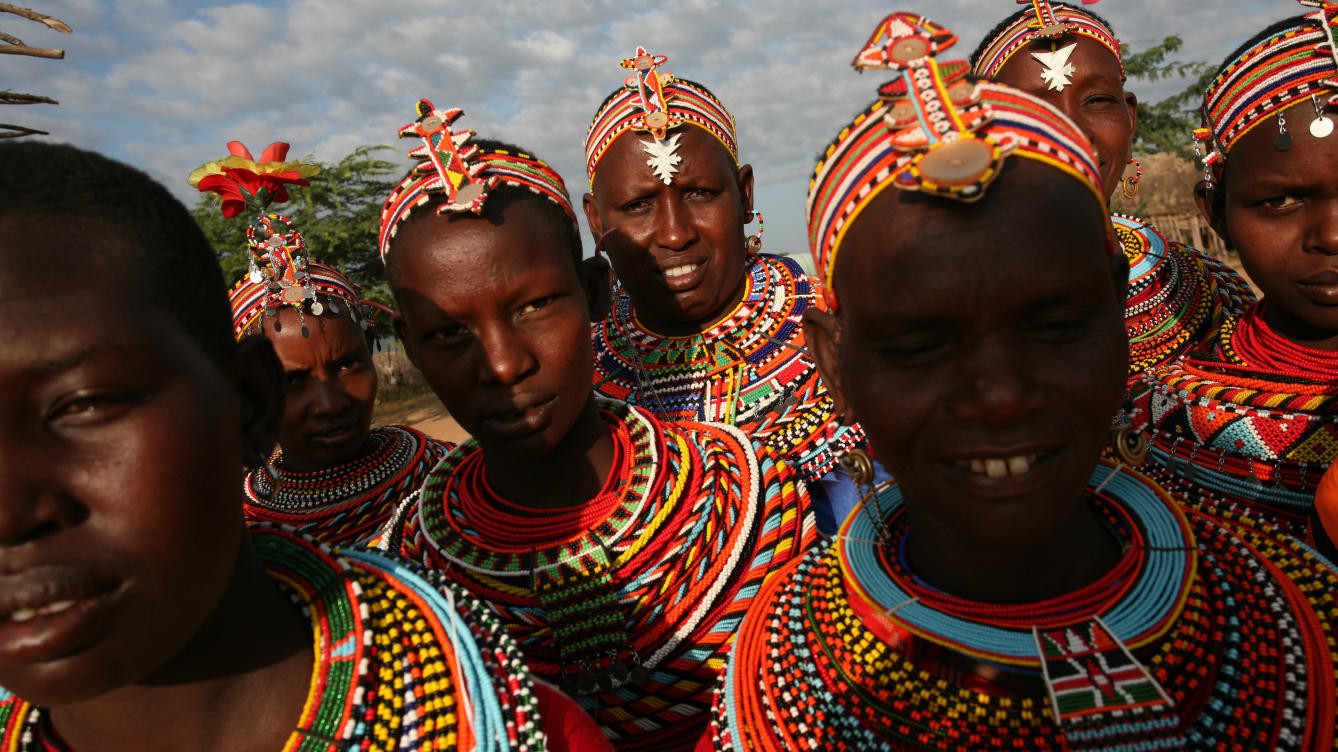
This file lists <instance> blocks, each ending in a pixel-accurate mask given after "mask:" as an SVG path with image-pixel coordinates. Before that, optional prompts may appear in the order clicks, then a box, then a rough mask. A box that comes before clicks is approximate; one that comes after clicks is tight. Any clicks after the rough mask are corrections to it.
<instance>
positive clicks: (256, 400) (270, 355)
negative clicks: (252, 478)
mask: <svg viewBox="0 0 1338 752" xmlns="http://www.w3.org/2000/svg"><path fill="white" fill-rule="evenodd" d="M228 376H229V378H230V379H231V380H232V383H233V388H234V389H236V391H237V396H238V397H239V398H240V400H241V406H242V410H241V413H242V424H241V426H240V428H241V432H242V442H243V445H244V446H245V448H246V463H247V465H248V466H249V467H256V466H258V465H260V464H263V463H264V462H265V461H267V460H268V459H269V455H270V452H272V451H274V445H275V444H276V443H277V442H278V440H279V428H280V427H281V426H282V425H283V366H282V365H280V364H279V357H278V356H277V355H275V354H274V345H273V344H271V343H270V341H269V338H268V337H262V336H252V337H247V338H246V339H244V340H242V341H241V342H239V343H238V344H237V349H236V350H235V351H233V356H232V361H231V362H230V363H229V366H228Z"/></svg>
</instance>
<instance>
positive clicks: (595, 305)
mask: <svg viewBox="0 0 1338 752" xmlns="http://www.w3.org/2000/svg"><path fill="white" fill-rule="evenodd" d="M576 274H577V275H578V276H579V277H580V278H581V289H582V290H584V291H585V300H586V303H587V304H588V305H589V306H590V321H591V323H598V322H600V321H603V320H604V319H606V318H608V315H609V313H611V312H612V310H613V272H612V271H611V270H610V269H609V262H608V260H607V259H605V258H604V257H603V256H592V257H590V258H587V259H581V261H580V263H578V264H577V265H576Z"/></svg>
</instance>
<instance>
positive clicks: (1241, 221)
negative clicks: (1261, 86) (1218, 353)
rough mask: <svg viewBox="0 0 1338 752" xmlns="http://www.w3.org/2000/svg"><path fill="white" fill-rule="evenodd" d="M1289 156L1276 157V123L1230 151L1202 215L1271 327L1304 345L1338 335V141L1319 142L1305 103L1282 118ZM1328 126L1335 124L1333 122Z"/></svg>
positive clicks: (1244, 138) (1205, 197)
mask: <svg viewBox="0 0 1338 752" xmlns="http://www.w3.org/2000/svg"><path fill="white" fill-rule="evenodd" d="M1285 116H1286V119H1287V132H1288V133H1290V134H1291V148H1289V149H1287V150H1286V151H1279V150H1278V148H1277V145H1276V141H1277V138H1278V127H1277V119H1276V118H1273V117H1270V118H1268V119H1267V120H1266V121H1265V122H1263V123H1260V124H1259V125H1257V126H1255V128H1254V129H1253V130H1251V131H1250V132H1249V133H1246V134H1245V135H1244V136H1242V137H1241V138H1240V140H1239V141H1237V142H1236V144H1235V146H1233V147H1232V149H1231V153H1230V154H1229V155H1228V156H1227V160H1226V167H1225V169H1224V170H1223V173H1222V178H1221V182H1220V185H1219V187H1218V189H1217V190H1218V191H1219V192H1220V195H1218V196H1209V195H1208V194H1206V193H1202V192H1201V193H1202V195H1201V197H1200V202H1199V205H1200V208H1202V209H1203V210H1204V213H1205V215H1206V216H1207V217H1208V219H1209V220H1210V221H1211V222H1212V223H1213V226H1214V228H1216V229H1217V230H1218V232H1219V233H1220V234H1221V235H1222V236H1223V238H1224V239H1225V240H1226V241H1227V242H1228V243H1229V244H1230V245H1231V246H1232V247H1234V248H1235V249H1236V251H1237V252H1239V253H1240V260H1241V263H1242V264H1243V265H1244V266H1245V271H1246V273H1248V274H1249V275H1250V279H1251V280H1253V281H1254V283H1255V284H1256V285H1258V286H1259V289H1260V290H1261V291H1262V292H1263V297H1264V298H1265V299H1267V300H1268V302H1269V305H1268V306H1267V307H1266V308H1265V309H1264V311H1265V316H1266V317H1267V318H1269V319H1270V320H1269V323H1270V324H1273V325H1274V328H1276V329H1278V330H1279V331H1280V332H1281V333H1282V334H1283V335H1284V336H1290V337H1291V338H1293V339H1297V340H1302V341H1317V340H1323V339H1326V338H1327V339H1332V338H1333V337H1334V336H1335V335H1338V137H1335V136H1329V137H1328V138H1316V137H1314V136H1312V135H1311V134H1310V129H1309V125H1310V123H1311V121H1313V120H1314V119H1315V110H1314V106H1313V105H1312V104H1311V103H1310V102H1308V101H1306V102H1301V103H1299V104H1297V105H1294V106H1292V107H1290V108H1288V109H1287V110H1286V111H1285ZM1329 117H1330V118H1338V116H1334V115H1330V116H1329Z"/></svg>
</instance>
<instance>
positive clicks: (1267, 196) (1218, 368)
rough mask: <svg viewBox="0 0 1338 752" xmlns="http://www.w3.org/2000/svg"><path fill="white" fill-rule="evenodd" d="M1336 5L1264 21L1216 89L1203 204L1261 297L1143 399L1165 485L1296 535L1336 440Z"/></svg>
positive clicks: (1203, 132)
mask: <svg viewBox="0 0 1338 752" xmlns="http://www.w3.org/2000/svg"><path fill="white" fill-rule="evenodd" d="M1333 14H1334V9H1333V8H1332V7H1328V8H1326V9H1321V10H1320V11H1317V12H1316V13H1312V14H1310V15H1306V16H1299V17H1296V18H1292V19H1288V20H1285V21H1282V22H1279V23H1277V24H1275V25H1273V26H1271V27H1270V28H1268V29H1265V30H1264V31H1263V32H1262V33H1261V34H1259V35H1258V36H1256V37H1255V38H1254V39H1252V40H1250V41H1249V42H1247V43H1246V44H1245V45H1244V46H1242V47H1241V48H1240V49H1239V50H1237V51H1236V52H1234V53H1233V54H1232V55H1230V56H1229V57H1228V58H1227V60H1225V61H1224V63H1223V66H1222V69H1221V72H1220V73H1219V75H1218V76H1217V78H1216V79H1214V80H1213V83H1212V84H1211V86H1209V88H1208V91H1207V92H1206V93H1205V95H1204V106H1203V112H1204V127H1203V128H1202V129H1200V130H1199V131H1198V132H1197V133H1196V137H1197V138H1198V142H1199V143H1200V144H1201V145H1202V147H1203V148H1204V150H1205V154H1206V159H1205V165H1206V166H1205V176H1204V177H1205V179H1204V181H1203V182H1201V183H1200V184H1199V186H1198V189H1197V198H1198V201H1199V207H1200V209H1201V210H1202V211H1203V215H1204V217H1206V218H1207V219H1208V220H1209V221H1210V222H1211V223H1212V225H1213V229H1214V230H1216V231H1217V233H1218V234H1219V235H1221V236H1222V238H1223V239H1224V240H1225V241H1226V242H1227V244H1228V245H1229V246H1231V247H1233V248H1235V249H1236V251H1237V252H1239V253H1240V258H1241V262H1242V263H1243V264H1244V265H1245V270H1246V271H1247V272H1248V273H1249V275H1250V278H1251V279H1253V280H1254V281H1255V284H1257V285H1258V286H1259V289H1260V290H1261V292H1262V293H1263V298H1262V300H1260V301H1259V302H1258V303H1256V304H1254V305H1252V306H1251V307H1250V308H1249V309H1248V310H1247V311H1245V312H1244V313H1243V314H1241V315H1237V316H1232V317H1230V318H1229V319H1227V320H1226V321H1224V322H1223V323H1222V326H1221V329H1220V331H1219V332H1218V334H1217V336H1216V337H1215V338H1213V339H1212V340H1211V341H1210V342H1208V343H1207V345H1206V346H1205V347H1204V348H1203V349H1204V353H1202V354H1194V355H1191V356H1190V357H1187V358H1185V359H1184V361H1182V362H1180V363H1175V364H1171V365H1168V366H1166V367H1165V368H1162V369H1159V370H1157V371H1155V372H1152V373H1150V374H1149V375H1148V376H1147V377H1146V378H1145V379H1144V389H1145V393H1144V394H1142V395H1141V396H1139V397H1137V398H1136V400H1135V413H1136V415H1135V422H1136V423H1139V424H1142V423H1146V424H1147V425H1148V430H1149V432H1150V434H1151V437H1152V452H1151V455H1150V459H1151V463H1150V465H1149V467H1150V468H1151V469H1150V470H1149V472H1150V473H1151V474H1152V475H1153V476H1154V477H1156V478H1157V479H1158V480H1159V481H1161V482H1162V483H1163V484H1164V485H1165V486H1166V487H1167V488H1169V489H1171V490H1172V491H1174V492H1176V493H1178V494H1182V495H1183V496H1184V497H1185V498H1187V499H1188V500H1190V501H1191V502H1194V503H1198V504H1204V505H1209V506H1215V507H1216V506H1220V507H1223V508H1227V509H1233V510H1237V511H1239V512H1241V513H1244V514H1249V515H1251V516H1253V517H1256V518H1258V519H1260V520H1264V521H1268V522H1274V523H1277V524H1280V525H1282V526H1283V528H1284V529H1286V530H1287V531H1289V532H1292V533H1294V534H1296V535H1298V536H1299V535H1303V534H1304V530H1305V527H1306V524H1307V518H1309V517H1311V515H1312V514H1313V500H1314V496H1315V491H1316V484H1317V483H1318V482H1319V479H1320V477H1321V476H1322V475H1323V474H1324V472H1325V470H1326V469H1327V468H1328V467H1329V464H1330V463H1331V462H1332V461H1333V459H1334V457H1335V455H1338V352H1336V351H1338V315H1335V313H1334V308H1333V303H1334V302H1335V301H1338V263H1335V262H1334V261H1333V255H1334V254H1335V253H1338V225H1335V223H1334V221H1333V215H1334V211H1335V207H1338V203H1335V199H1334V198H1333V196H1334V195H1335V191H1338V173H1336V172H1335V170H1334V169H1333V166H1334V165H1335V164H1338V138H1334V137H1332V136H1330V135H1329V134H1330V131H1332V129H1333V123H1334V116H1333V115H1331V114H1330V109H1329V105H1328V102H1329V97H1330V87H1329V85H1328V83H1327V81H1329V80H1331V79H1332V78H1333V77H1334V76H1336V75H1338V64H1335V61H1334V54H1333V51H1332V45H1331V43H1330V42H1329V39H1330V38H1331V36H1332V33H1333V31H1332V24H1333V20H1334V17H1333Z"/></svg>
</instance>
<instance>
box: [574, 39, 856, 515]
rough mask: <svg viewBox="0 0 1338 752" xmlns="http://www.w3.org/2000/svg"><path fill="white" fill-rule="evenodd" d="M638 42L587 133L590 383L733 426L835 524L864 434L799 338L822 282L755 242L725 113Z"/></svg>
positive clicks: (660, 408)
mask: <svg viewBox="0 0 1338 752" xmlns="http://www.w3.org/2000/svg"><path fill="white" fill-rule="evenodd" d="M665 59H666V58H665V57H664V56H663V55H652V54H650V53H648V52H646V50H645V49H644V48H640V47H638V48H637V52H636V54H635V55H634V56H633V57H631V58H628V59H627V60H624V61H622V65H623V67H624V68H628V69H630V70H632V71H633V75H632V76H630V77H629V78H628V79H627V81H626V83H625V85H624V86H622V87H619V88H618V89H617V90H615V91H614V92H613V93H612V94H610V95H609V97H608V98H607V99H606V100H605V101H604V103H603V104H602V105H600V107H599V109H598V110H597V111H596V113H595V118H594V121H593V122H592V123H591V124H590V129H589V131H588V132H587V133H586V140H585V151H586V159H587V161H586V174H587V175H588V177H589V179H590V193H588V194H586V195H585V199H584V206H585V216H586V219H587V220H588V221H589V223H590V228H591V232H593V233H594V236H595V239H596V249H595V250H596V253H601V252H605V251H607V252H608V255H609V260H610V262H611V263H612V264H613V270H614V272H615V273H616V275H617V277H618V285H617V286H616V287H615V288H614V299H613V309H612V313H611V314H610V315H609V316H608V318H606V319H605V320H604V321H603V322H601V323H600V324H598V325H597V326H596V327H595V328H594V330H593V336H594V346H595V389H596V391H597V392H598V393H599V394H601V395H603V396H605V397H609V398H612V399H618V400H624V401H626V402H628V403H629V404H633V405H637V406H639V407H642V408H645V409H646V410H650V411H651V412H653V413H655V414H656V415H657V416H659V417H661V418H664V419H668V420H704V421H713V422H721V423H728V424H730V425H734V426H737V427H738V428H740V429H742V430H743V431H744V432H745V433H747V434H748V435H749V436H751V437H752V438H753V440H754V441H755V442H757V443H759V444H761V445H764V446H767V447H769V448H771V449H773V450H775V451H777V452H779V453H781V454H783V455H784V456H786V457H788V458H789V459H790V460H791V462H793V463H794V464H796V465H797V466H798V467H799V468H800V470H801V471H802V472H803V474H804V478H805V480H807V481H809V482H810V485H811V487H812V491H813V493H814V511H815V513H816V514H817V519H818V527H819V529H820V530H822V531H823V532H825V533H830V532H832V531H834V530H835V529H836V526H837V525H838V524H839V523H840V520H841V519H842V518H843V517H844V516H845V512H846V511H848V510H849V509H850V508H851V507H852V506H853V504H854V501H855V499H856V498H857V497H856V495H855V493H854V489H853V487H852V486H850V484H849V479H848V478H847V477H846V476H844V474H842V473H841V472H839V471H838V470H837V463H838V462H839V461H840V459H841V458H842V457H843V456H844V455H845V454H846V452H847V451H849V450H850V449H851V448H852V447H855V446H857V445H859V444H862V443H863V438H862V435H861V434H860V431H859V427H858V426H855V425H850V424H847V425H842V424H841V423H840V422H839V421H836V420H833V418H834V415H833V412H832V402H831V399H830V397H828V395H827V389H826V387H824V386H823V384H822V379H821V377H820V376H819V374H818V370H817V367H816V366H815V365H814V363H813V359H812V358H811V357H810V355H809V353H808V351H807V349H806V344H805V340H804V332H803V326H802V321H803V317H804V312H805V311H807V310H809V309H810V308H814V309H817V310H821V309H824V308H825V307H826V302H825V300H824V297H823V291H822V287H821V285H819V284H817V283H816V281H815V280H813V279H811V278H809V277H808V276H807V275H805V274H804V273H803V271H802V270H801V269H800V267H799V265H798V264H797V263H796V262H794V261H793V260H791V259H789V258H786V257H784V256H773V255H770V254H763V253H761V252H760V251H761V240H760V222H761V218H760V216H759V217H758V221H759V234H758V236H755V237H753V238H748V239H746V240H745V234H746V233H745V229H744V228H745V226H746V225H747V224H748V223H749V222H751V221H752V219H753V216H754V212H753V169H752V167H751V166H750V165H746V164H744V165H740V164H739V163H738V150H737V147H736V139H735V134H734V118H733V116H732V115H730V114H729V112H728V111H727V110H726V109H725V107H724V105H722V104H721V103H720V100H718V99H717V98H716V97H715V95H714V94H712V93H711V92H710V91H708V90H707V89H706V87H704V86H702V85H701V84H697V83H694V82H692V81H688V80H686V79H680V78H675V77H674V76H673V75H671V74H670V73H668V72H665V71H662V70H660V66H661V65H662V64H663V63H664V62H665Z"/></svg>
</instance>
